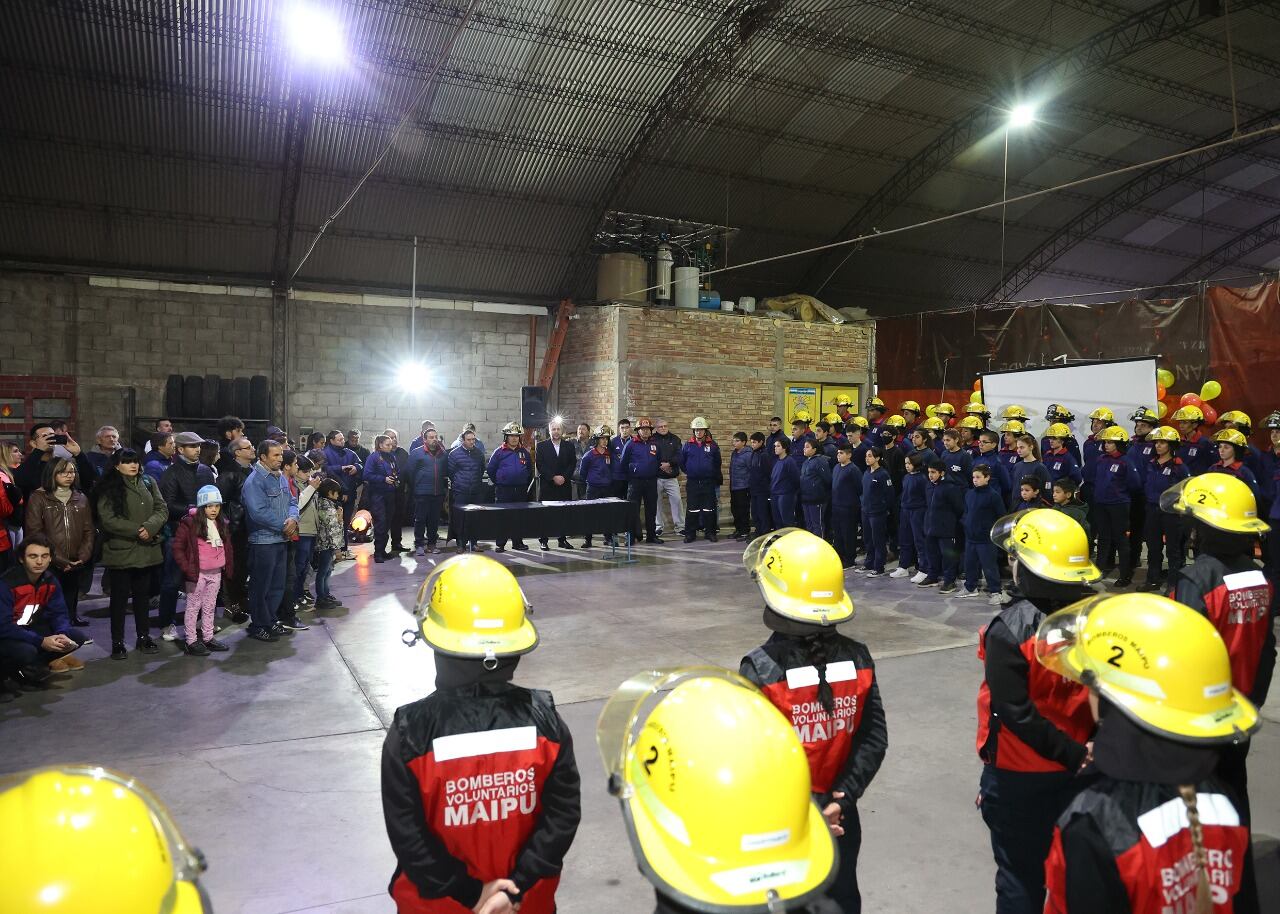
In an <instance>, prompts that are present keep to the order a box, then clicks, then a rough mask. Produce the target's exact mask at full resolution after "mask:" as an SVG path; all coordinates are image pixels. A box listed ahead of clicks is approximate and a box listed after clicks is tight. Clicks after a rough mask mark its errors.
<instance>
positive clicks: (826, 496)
mask: <svg viewBox="0 0 1280 914" xmlns="http://www.w3.org/2000/svg"><path fill="white" fill-rule="evenodd" d="M830 500H831V464H830V462H829V461H828V460H827V457H826V455H825V454H823V453H822V445H821V444H819V443H818V442H817V441H816V440H814V439H813V438H806V439H805V440H804V463H803V464H801V466H800V506H801V509H802V510H803V511H804V528H805V529H806V530H808V531H809V532H810V533H812V534H813V535H814V536H817V537H821V536H822V512H823V510H824V509H825V508H826V506H827V502H829V501H830Z"/></svg>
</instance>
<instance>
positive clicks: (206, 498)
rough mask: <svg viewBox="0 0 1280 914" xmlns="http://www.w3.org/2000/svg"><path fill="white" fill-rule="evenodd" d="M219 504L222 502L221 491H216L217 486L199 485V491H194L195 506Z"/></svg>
mask: <svg viewBox="0 0 1280 914" xmlns="http://www.w3.org/2000/svg"><path fill="white" fill-rule="evenodd" d="M220 504H222V493H221V492H219V491H218V487H217V486H201V487H200V491H199V492H197V493H196V507H197V508H203V507H204V506H205V505H220Z"/></svg>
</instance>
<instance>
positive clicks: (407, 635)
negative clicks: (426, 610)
mask: <svg viewBox="0 0 1280 914" xmlns="http://www.w3.org/2000/svg"><path fill="white" fill-rule="evenodd" d="M421 639H422V632H420V631H418V630H417V629H416V628H406V629H405V630H404V631H402V632H401V633H400V640H401V641H403V642H404V643H405V647H413V646H414V645H415V644H417V643H418V642H419V641H420V640H421Z"/></svg>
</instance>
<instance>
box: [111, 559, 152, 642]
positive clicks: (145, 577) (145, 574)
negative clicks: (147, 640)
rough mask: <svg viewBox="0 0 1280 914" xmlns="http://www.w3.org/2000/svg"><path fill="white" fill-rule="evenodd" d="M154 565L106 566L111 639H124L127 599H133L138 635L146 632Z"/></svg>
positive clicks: (134, 619)
mask: <svg viewBox="0 0 1280 914" xmlns="http://www.w3.org/2000/svg"><path fill="white" fill-rule="evenodd" d="M154 568H155V566H154V565H152V566H149V567H147V568H108V569H107V570H106V575H107V577H108V578H110V579H111V640H112V641H123V640H124V616H125V610H126V608H127V607H128V605H129V601H130V600H132V601H133V623H134V626H135V627H136V628H137V630H138V637H139V638H141V637H142V636H143V635H145V634H147V631H148V628H149V623H148V620H147V613H148V611H149V610H150V608H151V574H152V571H153V570H154Z"/></svg>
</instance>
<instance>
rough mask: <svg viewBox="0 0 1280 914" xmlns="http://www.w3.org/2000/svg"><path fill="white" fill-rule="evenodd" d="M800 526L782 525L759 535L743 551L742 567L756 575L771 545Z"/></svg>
mask: <svg viewBox="0 0 1280 914" xmlns="http://www.w3.org/2000/svg"><path fill="white" fill-rule="evenodd" d="M799 529H800V528H799V527H782V528H780V529H778V530H774V531H773V532H772V533H766V534H765V535H764V536H757V537H756V538H755V539H753V540H752V541H751V542H750V544H748V546H747V548H746V551H745V552H743V553H742V567H743V568H745V569H747V571H748V572H749V573H750V574H751V575H752V577H754V576H755V574H756V572H758V571H759V570H760V563H761V562H763V561H764V556H765V553H767V552H768V551H769V547H770V546H772V545H773V544H774V543H776V542H777V541H778V540H780V539H782V538H783V537H784V536H786V535H787V534H788V533H795V532H796V531H798V530H799Z"/></svg>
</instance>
